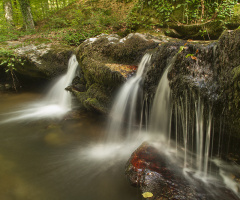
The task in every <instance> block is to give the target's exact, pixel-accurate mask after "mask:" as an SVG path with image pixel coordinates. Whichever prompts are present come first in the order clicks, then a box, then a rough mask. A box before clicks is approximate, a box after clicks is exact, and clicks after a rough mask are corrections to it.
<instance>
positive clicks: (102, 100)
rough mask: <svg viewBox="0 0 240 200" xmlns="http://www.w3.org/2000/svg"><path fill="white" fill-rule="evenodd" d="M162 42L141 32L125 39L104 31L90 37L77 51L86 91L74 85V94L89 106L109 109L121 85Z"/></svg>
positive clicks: (89, 107) (106, 110)
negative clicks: (147, 52) (147, 53)
mask: <svg viewBox="0 0 240 200" xmlns="http://www.w3.org/2000/svg"><path fill="white" fill-rule="evenodd" d="M160 42H161V41H160V40H157V39H156V38H154V37H152V36H151V37H150V36H148V35H143V34H138V33H136V34H129V35H128V36H126V37H124V38H121V37H119V36H118V35H115V34H112V35H106V34H102V35H99V36H97V37H95V38H90V39H87V40H86V41H84V42H83V43H82V44H81V45H80V46H79V47H78V48H77V50H76V54H77V59H78V62H79V64H80V67H81V74H82V77H84V81H83V82H84V84H85V88H86V91H79V90H78V89H77V88H76V87H75V88H74V86H73V88H72V92H73V94H75V95H76V96H77V99H78V100H79V101H80V102H81V103H82V104H83V105H84V107H86V108H87V109H90V110H96V111H99V112H103V113H107V112H109V110H110V108H111V104H110V102H112V100H113V96H114V94H115V93H116V91H117V90H118V88H119V87H120V86H121V85H122V84H123V83H124V82H125V81H126V80H127V79H128V78H129V77H131V76H132V75H133V74H135V73H136V70H137V66H138V63H139V62H140V59H141V58H142V56H143V55H144V54H145V53H146V51H148V50H149V49H153V48H155V47H156V46H158V44H159V43H160ZM83 82H82V83H83ZM96 88H98V89H96ZM93 91H95V92H93Z"/></svg>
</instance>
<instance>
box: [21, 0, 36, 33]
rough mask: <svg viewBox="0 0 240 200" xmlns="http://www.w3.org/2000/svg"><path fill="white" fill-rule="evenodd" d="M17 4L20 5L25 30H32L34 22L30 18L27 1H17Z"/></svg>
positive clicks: (30, 13)
mask: <svg viewBox="0 0 240 200" xmlns="http://www.w3.org/2000/svg"><path fill="white" fill-rule="evenodd" d="M18 2H19V5H20V9H21V13H22V16H23V20H24V24H25V27H26V30H34V29H35V26H34V21H33V17H32V12H31V7H30V3H29V0H18Z"/></svg>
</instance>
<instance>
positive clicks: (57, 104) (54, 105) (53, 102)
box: [1, 55, 78, 123]
mask: <svg viewBox="0 0 240 200" xmlns="http://www.w3.org/2000/svg"><path fill="white" fill-rule="evenodd" d="M77 67H78V62H77V59H76V56H75V55H72V56H71V58H70V59H69V62H68V70H67V73H66V74H65V75H63V76H62V77H60V78H59V79H58V80H57V81H56V83H55V84H54V85H53V86H52V87H51V88H50V90H49V92H48V93H47V95H46V97H45V98H43V99H42V100H40V101H38V102H36V103H33V104H30V105H28V106H27V107H23V108H22V109H21V110H19V111H15V112H11V113H8V114H9V115H10V117H9V118H8V119H6V120H5V121H2V122H1V123H6V122H11V121H17V120H28V121H31V120H35V119H41V118H51V117H54V118H59V117H62V116H63V115H64V114H66V113H67V112H68V111H70V110H71V94H70V93H69V92H68V91H66V90H65V88H66V87H67V86H69V85H70V84H71V82H72V79H73V78H74V76H75V74H76V70H77Z"/></svg>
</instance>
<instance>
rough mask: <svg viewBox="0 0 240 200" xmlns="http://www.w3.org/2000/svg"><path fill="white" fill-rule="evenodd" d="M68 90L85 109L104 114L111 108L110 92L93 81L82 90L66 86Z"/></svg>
mask: <svg viewBox="0 0 240 200" xmlns="http://www.w3.org/2000/svg"><path fill="white" fill-rule="evenodd" d="M68 90H70V91H71V92H72V93H73V94H74V95H75V96H76V98H77V100H78V101H79V103H80V104H81V105H83V106H84V108H86V109H87V110H90V111H97V112H100V113H105V114H106V113H108V112H109V109H110V108H111V93H110V92H109V90H108V89H107V88H105V87H104V86H102V85H99V84H97V83H95V84H93V85H91V86H90V87H89V88H88V89H87V90H86V91H82V92H80V91H78V90H76V89H74V88H73V87H71V88H68Z"/></svg>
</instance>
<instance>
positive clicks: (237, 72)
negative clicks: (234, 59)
mask: <svg viewBox="0 0 240 200" xmlns="http://www.w3.org/2000/svg"><path fill="white" fill-rule="evenodd" d="M232 74H233V80H236V79H237V78H239V75H240V65H239V66H238V67H235V68H233V70H232Z"/></svg>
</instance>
